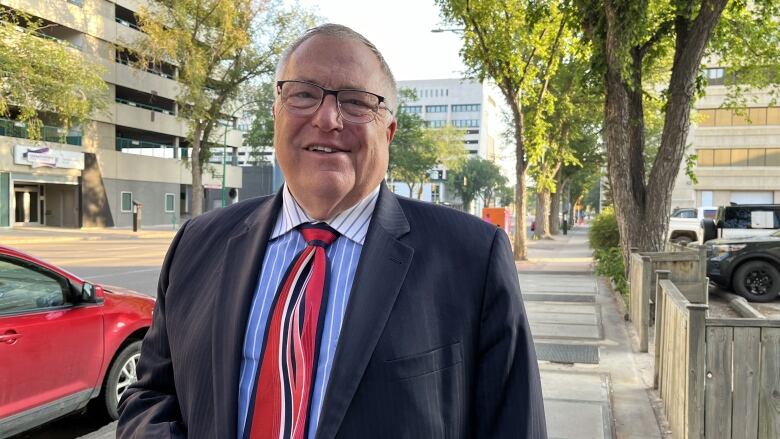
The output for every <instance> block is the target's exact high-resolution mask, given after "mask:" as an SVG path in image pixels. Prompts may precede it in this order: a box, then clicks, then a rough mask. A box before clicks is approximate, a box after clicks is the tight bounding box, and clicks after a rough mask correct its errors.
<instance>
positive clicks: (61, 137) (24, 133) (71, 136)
mask: <svg viewBox="0 0 780 439" xmlns="http://www.w3.org/2000/svg"><path fill="white" fill-rule="evenodd" d="M40 134H41V138H40V139H39V140H43V141H44V142H54V143H65V144H67V145H75V146H81V133H79V132H75V131H73V130H71V132H70V133H65V130H64V129H63V128H59V127H53V126H49V125H44V126H43V127H41V133H40ZM0 136H8V137H16V138H18V139H29V138H30V134H29V132H28V130H27V124H25V123H24V122H19V121H14V120H10V119H3V118H0Z"/></svg>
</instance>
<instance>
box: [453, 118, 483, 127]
mask: <svg viewBox="0 0 780 439" xmlns="http://www.w3.org/2000/svg"><path fill="white" fill-rule="evenodd" d="M452 126H454V127H456V128H479V119H464V120H453V121H452Z"/></svg>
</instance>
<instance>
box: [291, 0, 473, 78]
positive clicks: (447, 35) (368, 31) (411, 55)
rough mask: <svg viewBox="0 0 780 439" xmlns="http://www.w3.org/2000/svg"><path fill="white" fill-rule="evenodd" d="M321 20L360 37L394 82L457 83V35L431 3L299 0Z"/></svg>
mask: <svg viewBox="0 0 780 439" xmlns="http://www.w3.org/2000/svg"><path fill="white" fill-rule="evenodd" d="M298 2H299V4H300V5H301V6H303V7H306V8H309V9H313V10H315V12H316V13H317V14H318V15H319V16H320V17H322V18H323V19H324V20H325V21H327V22H331V23H338V24H343V25H345V26H349V27H351V28H352V29H354V30H356V31H357V32H359V33H361V34H363V36H365V37H366V38H368V39H369V40H370V41H371V42H372V43H374V45H376V46H377V48H378V49H379V51H380V52H382V54H383V55H384V57H385V59H386V60H387V63H388V64H389V65H390V69H391V70H392V71H393V74H394V75H395V78H396V80H398V81H404V80H411V79H442V78H460V77H462V76H463V72H464V71H465V69H466V68H465V66H464V65H463V63H462V62H461V60H460V55H459V54H458V52H459V50H460V47H461V44H460V36H459V35H458V34H456V33H454V32H441V33H433V32H431V29H440V28H445V27H447V26H446V25H444V23H443V22H442V20H441V18H440V17H439V8H438V6H436V5H435V4H434V2H433V0H416V1H415V0H395V1H384V2H374V1H370V0H298Z"/></svg>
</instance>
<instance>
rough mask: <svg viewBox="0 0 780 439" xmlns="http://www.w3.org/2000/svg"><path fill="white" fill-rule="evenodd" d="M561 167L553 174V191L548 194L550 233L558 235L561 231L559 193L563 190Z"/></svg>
mask: <svg viewBox="0 0 780 439" xmlns="http://www.w3.org/2000/svg"><path fill="white" fill-rule="evenodd" d="M562 173H563V172H561V169H560V168H559V169H558V172H557V173H556V174H555V180H556V181H555V192H553V193H552V194H551V195H550V234H552V235H558V234H560V233H561V198H562V197H561V193H562V192H563V183H562V181H561V178H562V177H561V174H562Z"/></svg>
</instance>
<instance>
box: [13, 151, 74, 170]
mask: <svg viewBox="0 0 780 439" xmlns="http://www.w3.org/2000/svg"><path fill="white" fill-rule="evenodd" d="M14 163H16V164H17V165H28V166H32V167H33V168H44V167H45V168H62V169H79V170H84V153H82V152H71V151H62V150H55V149H52V148H49V147H45V146H44V147H40V148H38V147H34V146H25V145H15V146H14Z"/></svg>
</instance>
